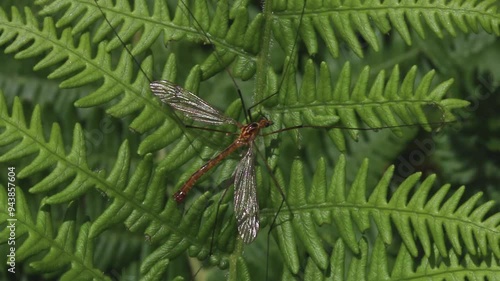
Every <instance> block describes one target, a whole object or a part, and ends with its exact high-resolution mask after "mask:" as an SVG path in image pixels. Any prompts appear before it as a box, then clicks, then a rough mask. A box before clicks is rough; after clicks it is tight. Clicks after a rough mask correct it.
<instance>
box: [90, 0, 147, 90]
mask: <svg viewBox="0 0 500 281" xmlns="http://www.w3.org/2000/svg"><path fill="white" fill-rule="evenodd" d="M94 2H95V4H96V6H97V8H98V9H99V11H100V12H101V14H102V15H103V17H104V20H105V21H106V23H107V24H108V25H109V26H110V27H113V25H112V24H111V22H110V21H109V19H108V17H107V16H106V14H105V13H104V11H103V10H102V7H101V5H99V3H97V0H94ZM111 29H112V30H113V34H114V35H115V38H118V41H120V43H121V44H122V46H123V48H124V49H125V51H126V52H127V53H128V54H129V55H130V57H131V58H132V59H133V60H134V63H135V64H136V65H137V66H138V67H139V71H140V72H142V74H144V77H146V79H148V81H149V83H151V82H153V81H152V79H151V78H150V77H149V76H148V74H147V73H146V71H144V69H142V67H141V63H140V62H139V60H138V59H137V58H136V57H135V56H134V54H132V51H131V50H130V49H129V47H128V46H127V44H125V42H124V41H123V39H122V38H121V37H120V35H119V34H118V31H116V29H114V28H111Z"/></svg>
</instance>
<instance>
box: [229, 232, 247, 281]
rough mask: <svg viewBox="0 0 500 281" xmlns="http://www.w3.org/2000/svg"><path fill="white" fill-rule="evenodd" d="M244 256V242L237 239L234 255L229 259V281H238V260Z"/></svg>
mask: <svg viewBox="0 0 500 281" xmlns="http://www.w3.org/2000/svg"><path fill="white" fill-rule="evenodd" d="M242 254H243V240H242V239H239V238H238V239H236V246H235V248H234V251H233V253H232V254H231V255H230V257H229V276H228V279H227V280H228V281H237V280H238V271H239V268H238V259H239V258H240V257H241V255H242Z"/></svg>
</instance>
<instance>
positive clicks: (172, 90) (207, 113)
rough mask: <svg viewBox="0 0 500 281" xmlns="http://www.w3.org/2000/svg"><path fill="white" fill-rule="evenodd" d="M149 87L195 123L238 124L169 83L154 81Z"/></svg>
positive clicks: (189, 93) (179, 87) (196, 97)
mask: <svg viewBox="0 0 500 281" xmlns="http://www.w3.org/2000/svg"><path fill="white" fill-rule="evenodd" d="M149 87H150V88H151V91H152V92H153V94H155V96H157V97H158V98H160V100H161V101H162V102H164V103H166V104H168V105H170V106H171V107H173V108H174V109H176V110H178V111H180V112H182V114H184V116H186V117H188V118H191V119H193V120H195V121H200V122H203V123H208V124H211V125H222V124H235V125H236V124H238V122H236V121H235V120H234V119H232V118H230V117H227V116H225V115H224V114H223V113H222V112H220V111H219V110H217V109H215V108H213V107H212V106H211V105H209V104H208V103H207V102H206V101H204V100H202V99H200V98H199V97H198V96H196V95H195V94H193V93H191V92H189V91H188V90H186V89H184V88H182V87H181V86H178V85H175V84H173V83H171V82H169V81H166V80H161V81H154V82H151V84H149Z"/></svg>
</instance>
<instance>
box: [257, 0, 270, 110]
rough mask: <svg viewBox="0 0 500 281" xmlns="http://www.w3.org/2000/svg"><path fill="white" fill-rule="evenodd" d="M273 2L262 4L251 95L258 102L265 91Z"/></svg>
mask: <svg viewBox="0 0 500 281" xmlns="http://www.w3.org/2000/svg"><path fill="white" fill-rule="evenodd" d="M271 7H273V1H272V0H270V1H263V2H262V15H263V16H264V32H263V36H262V37H261V41H260V52H259V54H258V55H257V64H256V65H257V72H256V74H255V92H254V94H253V97H254V101H256V102H258V101H259V100H262V99H263V98H264V96H263V95H264V92H265V90H266V76H267V75H266V74H267V71H266V69H267V67H268V65H269V61H270V60H269V58H270V50H271V29H272V24H271V23H272V22H271V19H272V16H273V11H272V8H271Z"/></svg>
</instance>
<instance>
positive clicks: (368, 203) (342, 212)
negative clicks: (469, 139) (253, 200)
mask: <svg viewBox="0 0 500 281" xmlns="http://www.w3.org/2000/svg"><path fill="white" fill-rule="evenodd" d="M345 165H346V163H345V158H344V157H340V159H339V161H338V162H337V165H336V166H335V171H334V174H333V176H332V179H331V182H330V185H328V184H327V182H326V181H325V180H320V181H318V180H315V181H314V182H313V183H314V184H313V185H311V187H310V188H307V187H306V186H307V184H306V183H305V181H304V176H303V166H302V163H301V161H295V162H294V165H293V166H292V171H291V178H290V184H288V185H284V186H289V187H290V188H289V190H287V203H288V204H289V206H290V210H284V211H282V212H280V213H279V214H278V218H277V223H276V225H277V226H276V230H275V233H274V234H275V235H276V236H277V237H276V238H277V240H278V244H279V246H280V248H281V251H282V252H283V253H288V255H287V256H285V257H284V259H285V262H286V263H287V266H288V268H289V269H290V270H291V271H292V272H293V273H294V274H296V273H297V272H298V269H299V267H298V263H297V261H298V260H299V257H298V256H297V255H298V252H297V249H298V248H301V249H304V250H305V251H306V252H307V254H308V255H309V256H310V257H311V259H312V260H313V261H314V262H315V263H316V265H317V266H318V267H319V268H320V269H321V270H326V269H327V267H328V254H327V252H326V251H325V249H324V247H323V246H321V245H322V244H323V243H328V242H329V241H328V240H326V241H325V240H324V239H321V238H320V237H321V236H322V235H321V230H320V229H319V228H318V226H320V225H322V226H324V225H333V226H335V228H334V229H335V232H336V233H338V235H339V236H340V237H341V239H342V241H343V243H345V245H346V246H347V247H348V248H349V249H350V250H351V251H352V252H353V253H355V254H359V253H360V251H361V250H360V248H359V245H358V242H357V240H358V237H357V234H356V233H359V232H365V231H367V230H368V229H371V228H373V227H374V226H376V228H377V229H378V232H379V235H380V238H381V239H382V241H383V242H384V243H385V244H388V245H389V244H391V243H393V235H394V231H395V232H396V233H397V234H398V236H399V237H401V239H402V240H403V243H404V244H405V247H406V248H407V249H408V251H409V253H410V254H411V255H412V256H414V257H416V256H417V255H419V250H418V248H422V249H423V251H424V254H425V256H429V255H430V254H431V252H432V251H433V248H432V247H433V245H435V247H436V249H437V252H436V253H435V254H439V255H440V256H442V257H446V256H447V255H448V252H449V250H450V249H449V247H451V248H452V249H453V251H455V252H456V253H458V254H462V253H463V252H467V253H470V254H471V255H481V256H487V255H490V254H493V255H494V256H495V257H497V258H498V257H500V245H499V243H498V241H500V240H499V237H498V233H497V231H496V228H497V227H498V214H496V215H492V216H489V217H485V215H486V214H487V213H488V212H489V211H490V210H491V208H492V207H493V202H487V203H484V204H482V205H479V206H476V204H477V202H478V199H479V198H480V197H481V194H480V193H478V194H476V195H475V196H472V197H471V198H470V199H469V200H467V201H466V202H463V203H460V202H461V198H462V195H463V193H464V188H463V187H462V188H460V189H458V190H457V191H456V192H454V193H452V194H448V192H449V189H450V186H449V185H444V186H442V187H441V188H439V190H438V191H437V192H436V193H435V194H434V195H431V196H429V194H430V190H431V188H432V185H433V183H434V181H435V176H430V177H428V178H426V179H425V180H424V181H423V182H422V183H420V184H419V186H418V188H416V189H415V186H416V185H417V183H418V181H419V179H420V176H421V174H420V173H415V174H413V175H411V176H410V177H408V178H407V179H406V180H405V181H404V182H403V183H402V184H401V185H400V186H399V187H398V188H397V189H396V192H395V193H394V194H392V195H390V196H389V197H388V188H389V184H390V179H391V177H392V174H393V171H394V167H390V168H389V169H388V170H387V171H386V173H385V174H384V175H383V176H382V178H381V179H380V181H379V183H378V184H377V186H376V187H375V188H374V190H373V192H371V194H368V195H367V189H368V188H369V189H371V187H368V186H366V174H367V170H368V161H367V160H366V161H365V162H364V163H363V165H362V166H361V168H360V169H359V171H358V176H357V178H356V179H355V180H354V182H353V183H352V185H351V186H350V187H349V188H346V184H345V182H346V181H345ZM320 167H321V165H320ZM316 173H319V174H315V176H314V177H315V179H316V178H317V179H320V178H323V179H324V178H326V175H325V169H324V168H319V169H318V170H317V171H316ZM277 178H278V179H279V178H280V176H279V174H278V177H277ZM282 182H283V181H282V180H280V183H282ZM414 189H415V190H414ZM412 190H414V191H413V193H411V192H412ZM346 192H347V193H346ZM275 193H276V192H275ZM410 194H411V195H410ZM275 196H276V195H275ZM447 197H448V199H445V198H447ZM275 201H276V200H275ZM277 201H279V200H277ZM277 203H279V202H277ZM274 205H275V208H278V207H279V205H276V203H274ZM275 210H276V209H274V210H273V209H270V210H265V211H263V212H262V216H264V217H267V220H266V219H264V221H272V220H273V217H274V216H275V215H276V214H275ZM373 223H374V224H375V225H372V224H373ZM392 225H394V226H395V228H393V227H392ZM355 229H357V230H355ZM292 237H295V238H293V239H292ZM417 241H418V242H417ZM446 241H449V242H450V244H448V243H447V242H446Z"/></svg>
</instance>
